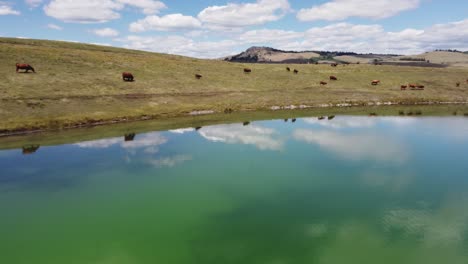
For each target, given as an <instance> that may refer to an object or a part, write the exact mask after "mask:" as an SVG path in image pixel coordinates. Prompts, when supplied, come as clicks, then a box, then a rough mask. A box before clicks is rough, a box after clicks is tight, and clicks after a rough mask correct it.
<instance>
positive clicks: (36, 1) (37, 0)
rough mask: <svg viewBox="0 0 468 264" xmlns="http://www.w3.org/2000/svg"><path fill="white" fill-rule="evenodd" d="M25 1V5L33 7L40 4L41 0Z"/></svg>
mask: <svg viewBox="0 0 468 264" xmlns="http://www.w3.org/2000/svg"><path fill="white" fill-rule="evenodd" d="M25 2H26V4H27V5H29V6H30V7H33V8H34V7H38V6H39V5H40V4H42V2H43V0H25Z"/></svg>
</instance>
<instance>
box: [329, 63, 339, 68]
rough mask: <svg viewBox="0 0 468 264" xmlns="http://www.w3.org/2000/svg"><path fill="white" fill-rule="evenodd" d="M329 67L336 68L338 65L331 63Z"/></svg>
mask: <svg viewBox="0 0 468 264" xmlns="http://www.w3.org/2000/svg"><path fill="white" fill-rule="evenodd" d="M330 66H332V67H336V66H338V63H332V64H330Z"/></svg>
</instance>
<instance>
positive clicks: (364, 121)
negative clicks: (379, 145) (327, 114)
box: [302, 116, 377, 129]
mask: <svg viewBox="0 0 468 264" xmlns="http://www.w3.org/2000/svg"><path fill="white" fill-rule="evenodd" d="M302 120H304V122H305V123H307V124H311V125H319V126H322V127H327V128H334V129H342V128H370V127H373V126H375V124H376V123H377V119H376V118H369V117H366V116H346V117H341V116H337V117H335V119H333V120H318V119H317V118H304V119H302Z"/></svg>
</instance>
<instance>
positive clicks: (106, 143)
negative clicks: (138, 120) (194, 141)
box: [75, 132, 168, 153]
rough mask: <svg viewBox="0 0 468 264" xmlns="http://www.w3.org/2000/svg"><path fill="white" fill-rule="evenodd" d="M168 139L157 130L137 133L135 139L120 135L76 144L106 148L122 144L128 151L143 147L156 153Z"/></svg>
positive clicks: (90, 147)
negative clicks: (142, 133) (128, 139)
mask: <svg viewBox="0 0 468 264" xmlns="http://www.w3.org/2000/svg"><path fill="white" fill-rule="evenodd" d="M167 141H168V140H167V138H165V137H163V136H162V135H161V134H160V133H157V132H156V133H149V134H144V135H136V137H135V139H134V140H133V141H124V138H123V137H119V138H108V139H99V140H92V141H85V142H80V143H76V144H75V146H78V147H80V148H89V149H105V148H109V147H111V146H114V145H120V147H121V148H124V149H126V150H128V151H135V150H138V149H143V150H144V151H145V152H147V153H156V152H157V150H158V146H160V145H163V144H165V143H166V142H167Z"/></svg>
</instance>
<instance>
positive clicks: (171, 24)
mask: <svg viewBox="0 0 468 264" xmlns="http://www.w3.org/2000/svg"><path fill="white" fill-rule="evenodd" d="M200 27H201V22H200V21H199V20H198V19H196V18H194V17H192V16H184V15H182V14H170V15H166V16H162V17H159V16H148V17H146V18H144V19H141V20H138V21H137V22H134V23H132V24H130V31H131V32H143V31H149V30H157V31H178V30H190V29H196V28H200Z"/></svg>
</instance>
